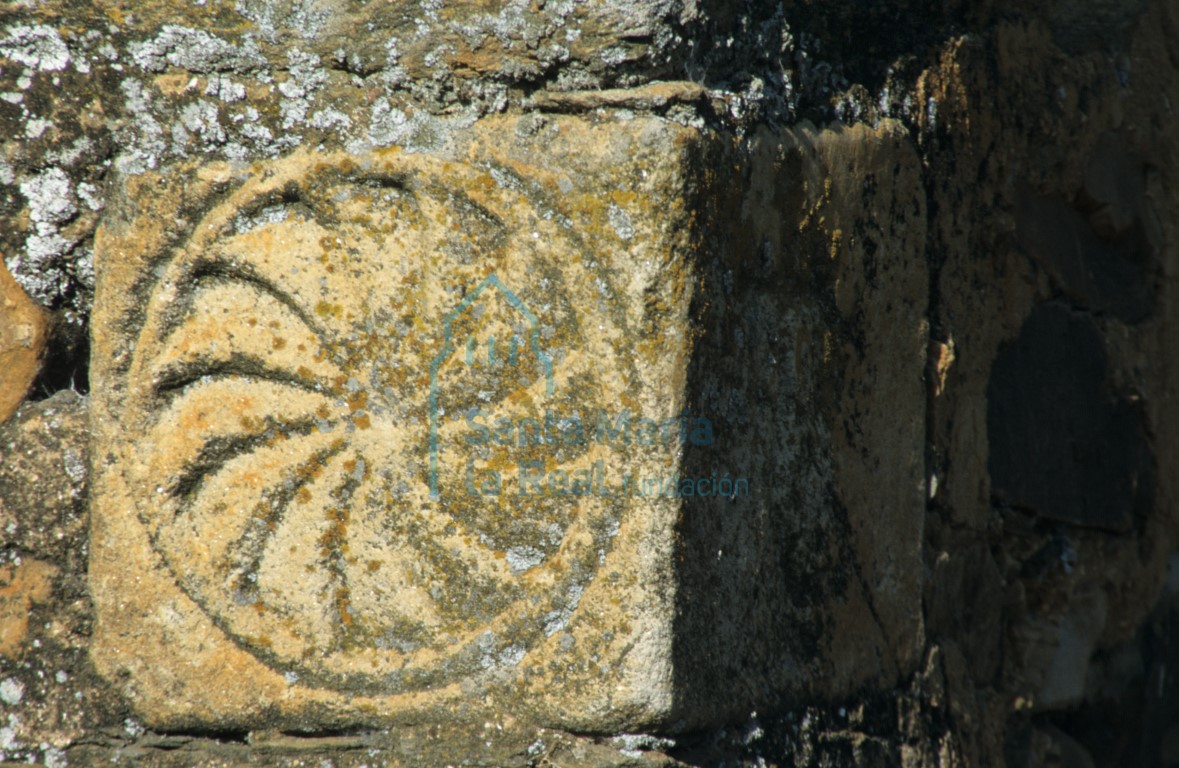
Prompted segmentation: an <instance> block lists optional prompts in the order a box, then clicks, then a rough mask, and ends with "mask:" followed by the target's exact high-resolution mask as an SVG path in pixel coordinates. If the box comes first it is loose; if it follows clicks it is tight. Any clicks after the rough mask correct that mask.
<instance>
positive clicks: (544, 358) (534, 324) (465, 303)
mask: <svg viewBox="0 0 1179 768" xmlns="http://www.w3.org/2000/svg"><path fill="white" fill-rule="evenodd" d="M491 287H494V288H495V289H496V290H498V291H499V292H500V294H501V295H502V296H503V297H504V298H505V299H506V300H507V302H508V304H510V305H511V306H512V307H513V308H514V309H516V310H517V311H518V312H519V313H520V314H522V315H523V316H524V318H525V320H527V321H528V344H529V346H531V347H532V350H533V352H535V353H536V358H537V360H539V361H540V363H541V365H542V366H543V367H544V378H545V394H546V395H552V394H553V361H552V358H551V357H549V356H548V355H547V354H546V353H545V352H544V350H542V349H541V348H540V320H538V319H537V317H536V315H534V314H533V313H532V311H531V310H529V309H528V307H527V306H526V305H525V304H524V302H523V301H521V300H520V297H519V296H517V295H516V294H515V293H514V292H513V291H512V290H511V289H510V288H508V287H507V286H506V285H504V284H503V282H501V281H500V279H499V278H498V277H497V276H496V275H495V273H494V272H493V273H491V274H489V275H488V276H487V277H485V278H483V280H482V281H481V282H480V283H479V285H477V286H475V289H474V290H472V291H471V292H470V293H468V294H467V295H466V296H464V297H463V300H462V301H460V302H459V303H458V305H457V306H455V308H454V309H452V310H450V312H447V313H446V317H444V318H443V323H442V350H441V351H440V352H439V353H438V354H437V355H436V356H435V357H434V359H433V360H432V361H430V498H431V499H433V500H436V499H438V497H439V491H438V428H439V425H438V373H439V371H441V370H442V366H443V364H444V363H445V362H446V361H447V359H449V358H450V355H451V354H452V353H453V352H454V349H455V348H454V337H453V333H452V329H453V326H454V321H455V319H457V318H458V317H459V316H460V315H462V314H463V312H465V311H466V310H467V308H469V307H470V306H471V305H472V304H473V303H475V300H476V299H478V298H479V296H480V295H481V294H482V293H483V292H484V291H485V290H487V289H488V288H491Z"/></svg>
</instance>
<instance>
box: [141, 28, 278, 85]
mask: <svg viewBox="0 0 1179 768" xmlns="http://www.w3.org/2000/svg"><path fill="white" fill-rule="evenodd" d="M127 49H128V51H129V52H130V54H131V58H132V60H134V61H135V63H136V64H137V65H138V66H139V68H140V69H143V70H144V71H146V72H163V71H164V70H165V69H166V68H167V67H168V66H169V65H171V66H173V67H179V68H180V69H185V70H188V71H189V72H197V73H202V74H203V73H209V72H246V71H250V70H254V69H261V68H263V67H265V66H266V59H265V58H264V57H263V56H262V53H261V52H260V51H259V50H258V45H257V43H255V42H254V41H253V40H250V39H247V40H246V41H245V42H243V43H242V44H241V45H235V44H233V43H231V42H228V41H226V40H222V39H221V38H218V37H214V36H213V35H211V34H209V33H208V32H205V31H203V30H199V29H192V28H190V27H181V26H177V25H174V24H169V25H167V26H165V27H163V28H162V29H161V30H160V33H159V34H158V35H156V36H155V37H154V38H152V39H151V40H144V41H143V42H139V43H132V44H130V45H129V46H127Z"/></svg>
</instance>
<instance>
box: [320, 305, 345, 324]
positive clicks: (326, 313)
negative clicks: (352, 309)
mask: <svg viewBox="0 0 1179 768" xmlns="http://www.w3.org/2000/svg"><path fill="white" fill-rule="evenodd" d="M343 313H344V307H343V305H341V304H332V303H330V302H327V301H320V302H318V303H317V304H316V305H315V314H317V315H319V316H320V317H322V318H324V319H325V320H326V319H327V318H329V317H339V316H340V315H342V314H343Z"/></svg>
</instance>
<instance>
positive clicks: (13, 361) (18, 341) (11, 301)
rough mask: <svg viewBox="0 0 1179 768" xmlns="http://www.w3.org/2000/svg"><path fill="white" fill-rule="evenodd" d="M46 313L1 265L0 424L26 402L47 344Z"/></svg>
mask: <svg viewBox="0 0 1179 768" xmlns="http://www.w3.org/2000/svg"><path fill="white" fill-rule="evenodd" d="M46 331H47V329H46V315H45V311H44V310H42V309H41V308H40V307H39V306H37V305H36V304H34V303H33V301H32V300H31V299H30V298H29V297H28V296H27V295H26V294H25V292H24V291H23V290H22V289H21V287H20V286H19V285H17V283H16V281H15V280H13V279H12V275H10V274H9V273H8V268H7V267H5V266H4V265H2V264H0V423H3V422H4V421H6V420H7V419H8V417H9V416H11V415H12V413H13V412H14V411H15V410H16V409H17V407H18V406H19V405H20V404H21V401H23V400H24V399H25V394H26V393H27V392H28V390H29V386H30V385H31V384H32V383H33V379H35V378H36V377H37V372H38V371H39V370H40V369H41V356H42V354H43V353H44V351H45V342H46V341H47V340H48V333H47V332H46Z"/></svg>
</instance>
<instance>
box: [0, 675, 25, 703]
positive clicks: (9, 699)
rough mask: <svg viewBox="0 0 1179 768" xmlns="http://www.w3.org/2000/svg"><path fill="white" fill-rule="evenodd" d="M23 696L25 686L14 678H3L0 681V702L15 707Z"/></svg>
mask: <svg viewBox="0 0 1179 768" xmlns="http://www.w3.org/2000/svg"><path fill="white" fill-rule="evenodd" d="M24 695H25V686H24V684H23V683H21V682H20V681H19V680H17V679H16V678H12V677H9V678H5V679H4V680H3V681H0V701H3V702H4V703H5V704H7V705H9V706H12V707H15V706H16V705H17V704H20V702H21V699H23V698H24Z"/></svg>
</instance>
